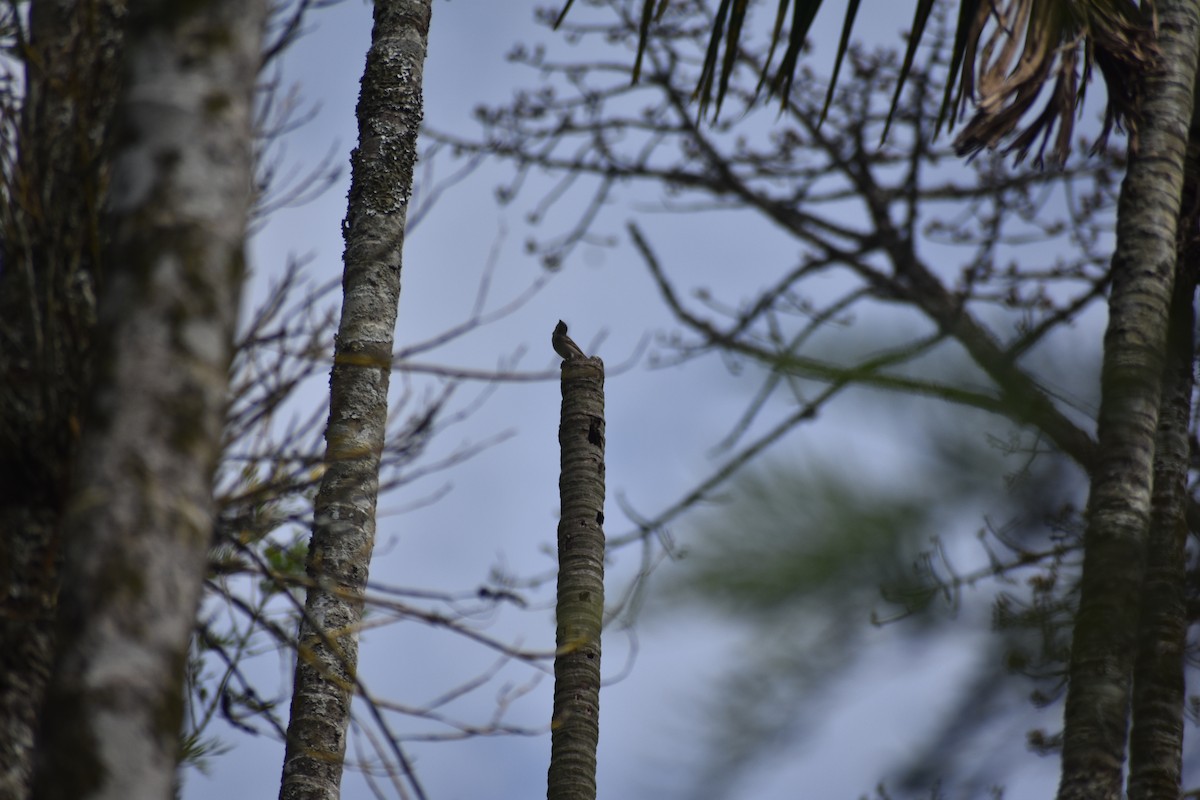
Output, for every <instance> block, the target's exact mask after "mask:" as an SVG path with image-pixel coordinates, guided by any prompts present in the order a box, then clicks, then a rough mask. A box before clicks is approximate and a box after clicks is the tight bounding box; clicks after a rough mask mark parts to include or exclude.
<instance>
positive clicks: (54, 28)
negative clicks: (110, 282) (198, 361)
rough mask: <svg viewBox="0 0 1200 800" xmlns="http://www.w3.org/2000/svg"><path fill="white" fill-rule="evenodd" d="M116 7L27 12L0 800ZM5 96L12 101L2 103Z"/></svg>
mask: <svg viewBox="0 0 1200 800" xmlns="http://www.w3.org/2000/svg"><path fill="white" fill-rule="evenodd" d="M124 6H125V3H124V0H84V1H82V2H76V1H74V0H55V1H54V2H46V1H43V2H39V3H35V4H34V5H33V6H32V8H31V10H30V24H29V28H30V31H29V34H30V40H29V44H28V47H27V48H26V50H25V51H24V52H23V54H22V55H23V57H24V61H25V96H24V98H23V103H22V106H21V113H20V117H19V123H18V124H16V125H14V126H13V127H11V128H10V127H7V126H6V127H5V130H3V131H2V132H0V140H3V139H6V138H7V139H8V140H9V141H10V142H15V143H16V158H15V160H14V161H13V164H12V170H11V173H10V174H9V175H7V182H6V185H5V186H4V187H3V194H2V199H0V531H2V532H3V535H0V607H3V609H4V613H3V614H0V797H5V798H20V797H26V796H27V795H28V793H29V788H30V781H31V778H32V763H33V742H34V737H35V734H36V727H37V714H38V712H39V710H40V708H41V703H42V698H43V694H44V691H45V686H46V680H47V678H48V677H49V674H50V668H51V663H52V662H53V658H54V636H53V630H54V613H55V609H56V607H57V602H58V578H59V569H60V567H61V557H60V556H61V548H60V543H59V541H58V538H57V531H58V523H59V518H60V516H61V514H62V511H63V507H64V505H65V503H66V495H67V490H68V489H67V487H68V476H69V473H70V466H71V464H72V462H73V460H74V454H75V450H76V445H77V443H78V436H79V431H80V418H81V411H80V401H81V397H82V395H83V390H82V387H83V385H84V383H85V381H86V370H85V365H86V363H87V358H86V356H87V352H88V347H89V342H90V341H91V337H92V329H93V326H94V323H95V316H96V305H95V294H94V286H95V285H96V281H97V276H98V266H99V264H98V257H99V251H100V250H101V248H102V246H103V237H102V236H101V231H102V226H101V225H100V224H99V214H100V207H101V204H102V198H103V195H104V191H105V185H106V176H107V174H108V152H107V144H108V142H107V140H108V130H109V123H110V120H111V118H112V110H113V106H114V104H115V101H116V89H117V77H118V75H119V54H120V52H121V47H120V44H121V35H122V30H123V28H122V25H121V19H122V17H123V15H124ZM11 99H14V100H15V98H11Z"/></svg>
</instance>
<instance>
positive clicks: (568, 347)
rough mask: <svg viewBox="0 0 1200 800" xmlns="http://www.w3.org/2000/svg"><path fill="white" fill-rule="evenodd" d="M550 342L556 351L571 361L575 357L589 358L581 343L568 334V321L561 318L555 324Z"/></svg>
mask: <svg viewBox="0 0 1200 800" xmlns="http://www.w3.org/2000/svg"><path fill="white" fill-rule="evenodd" d="M550 344H551V345H553V347H554V352H556V353H558V354H559V355H560V356H562V357H563V359H564V360H566V361H570V360H571V359H573V358H587V356H586V355H585V354H584V352H583V351H582V350H580V349H579V345H577V344H575V343H574V342H573V341H571V337H570V336H567V323H565V322H563V321H562V320H561V319H560V320H559V321H558V324H557V325H555V326H554V335H553V336H551V337H550Z"/></svg>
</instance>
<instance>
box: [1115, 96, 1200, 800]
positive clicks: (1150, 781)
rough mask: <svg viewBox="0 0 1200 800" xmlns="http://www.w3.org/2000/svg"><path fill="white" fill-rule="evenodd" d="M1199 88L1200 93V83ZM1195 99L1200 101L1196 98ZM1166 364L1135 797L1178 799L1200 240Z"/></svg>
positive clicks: (1198, 194)
mask: <svg viewBox="0 0 1200 800" xmlns="http://www.w3.org/2000/svg"><path fill="white" fill-rule="evenodd" d="M1197 88H1200V86H1198V87H1197ZM1193 96H1194V95H1193ZM1186 164H1187V168H1186V170H1185V173H1184V187H1183V201H1182V204H1181V208H1182V210H1183V214H1182V215H1181V217H1180V222H1179V228H1180V230H1181V231H1184V232H1186V231H1193V232H1194V231H1196V225H1197V222H1198V220H1200V206H1198V205H1197V203H1198V202H1200V106H1198V105H1193V107H1192V126H1191V131H1190V133H1189V143H1188V158H1187V162H1186ZM1179 241H1180V245H1179V252H1178V263H1177V266H1176V269H1175V291H1174V297H1173V300H1172V305H1171V323H1170V329H1169V331H1168V338H1167V364H1166V369H1165V371H1164V372H1163V395H1162V403H1161V405H1160V409H1159V414H1158V437H1157V440H1156V443H1155V452H1154V493H1153V495H1152V500H1153V507H1152V508H1151V512H1150V535H1149V537H1148V540H1147V552H1146V579H1145V583H1144V584H1143V587H1142V609H1141V620H1140V623H1139V627H1138V650H1137V660H1136V662H1135V664H1134V673H1133V729H1132V731H1131V732H1130V741H1129V785H1128V795H1129V799H1130V800H1153V799H1155V798H1177V797H1179V793H1180V786H1181V768H1182V758H1183V710H1184V703H1185V696H1184V695H1185V689H1184V650H1185V648H1186V645H1187V626H1188V622H1187V600H1186V593H1185V588H1184V581H1185V568H1186V554H1185V545H1186V540H1187V523H1186V510H1187V504H1188V501H1189V498H1188V494H1187V480H1188V467H1189V464H1190V460H1191V459H1190V455H1191V453H1190V445H1189V442H1188V435H1189V431H1188V426H1189V423H1190V421H1191V415H1192V390H1193V388H1194V386H1195V377H1194V374H1193V364H1194V362H1193V357H1194V353H1195V351H1196V342H1195V325H1196V314H1195V309H1194V307H1193V305H1192V299H1193V297H1194V295H1195V292H1196V280H1197V277H1198V276H1200V243H1198V242H1196V241H1195V240H1194V234H1193V235H1187V234H1186V233H1184V234H1183V235H1181V236H1180V238H1179Z"/></svg>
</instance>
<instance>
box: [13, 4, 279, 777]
mask: <svg viewBox="0 0 1200 800" xmlns="http://www.w3.org/2000/svg"><path fill="white" fill-rule="evenodd" d="M266 10H267V1H266V0H249V1H247V2H240V1H235V0H210V1H209V2H202V3H177V2H174V0H143V1H142V2H139V3H135V4H132V7H131V8H130V10H129V12H128V19H127V25H128V27H127V31H128V34H127V38H126V42H125V56H124V57H125V67H124V70H123V72H124V74H123V80H122V83H121V90H120V92H119V94H118V101H117V107H116V112H115V115H114V132H113V133H114V143H115V146H114V150H113V154H112V165H113V166H112V183H111V188H110V192H109V201H108V209H107V212H108V219H107V220H106V227H107V230H108V235H109V237H110V244H109V246H108V247H106V249H105V253H104V259H103V260H104V263H105V264H106V269H105V274H104V276H103V278H104V279H103V284H102V286H101V287H100V288H101V291H100V294H99V297H100V300H99V311H98V313H99V319H98V322H97V326H96V332H95V350H94V353H93V355H92V357H91V362H92V370H93V377H92V393H91V397H90V399H89V403H88V408H87V413H86V417H85V420H84V425H83V437H82V439H81V441H80V445H79V457H78V464H77V469H76V471H75V474H74V476H73V486H72V491H71V494H70V498H69V500H68V504H67V508H66V512H65V514H64V518H63V523H62V530H63V548H64V564H63V580H62V589H61V592H60V599H59V609H58V617H57V622H58V625H57V631H58V636H59V653H58V657H57V660H56V663H55V667H54V671H53V674H52V675H51V679H50V684H49V687H48V689H47V694H46V702H45V705H44V708H43V715H42V728H41V731H40V735H39V739H38V743H37V753H36V763H35V775H34V796H35V797H41V798H53V799H54V800H58V799H59V798H62V800H67V798H70V799H71V800H80V799H81V798H94V797H105V798H123V799H124V800H129V798H154V799H155V800H161V799H162V798H165V797H169V796H170V795H171V793H172V787H173V784H174V776H175V767H176V761H177V757H178V750H179V733H180V726H181V721H182V715H183V680H184V662H185V659H186V653H187V647H188V641H189V637H190V635H191V631H192V628H193V625H194V624H195V613H196V606H197V603H198V599H199V596H200V588H201V584H202V581H203V578H204V572H205V567H206V564H207V559H206V557H205V554H206V550H207V547H208V544H209V539H210V537H211V533H212V516H213V510H212V479H213V470H214V467H215V466H216V462H217V456H218V453H219V449H220V443H221V430H222V424H223V418H224V406H225V399H226V389H227V373H228V367H229V361H230V355H231V351H232V342H233V335H234V327H235V324H236V318H237V308H238V298H239V294H240V290H241V285H242V277H243V274H244V271H245V263H244V260H245V256H244V246H245V232H246V220H247V215H248V213H249V209H250V205H251V203H252V201H253V198H254V186H253V169H252V152H253V143H252V128H253V124H252V120H253V113H252V107H253V94H254V86H255V79H256V76H257V74H258V68H259V64H260V60H261V46H262V33H263V26H264V21H265V17H266Z"/></svg>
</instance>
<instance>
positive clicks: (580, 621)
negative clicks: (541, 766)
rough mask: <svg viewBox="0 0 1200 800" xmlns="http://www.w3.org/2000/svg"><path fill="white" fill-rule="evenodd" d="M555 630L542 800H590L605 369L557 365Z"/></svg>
mask: <svg viewBox="0 0 1200 800" xmlns="http://www.w3.org/2000/svg"><path fill="white" fill-rule="evenodd" d="M560 414H561V416H560V418H559V426H558V446H559V458H560V459H561V466H560V472H559V477H558V494H559V499H560V502H561V504H562V511H561V513H560V515H559V520H558V603H557V606H556V610H557V614H558V628H557V631H556V635H555V645H556V649H555V655H554V712H553V716H552V717H551V724H550V770H549V774H548V780H547V790H546V797H547V798H548V800H595V797H596V745H597V742H598V741H599V738H600V629H601V626H602V624H603V622H604V364H603V362H601V361H600V359H599V358H588V359H583V358H573V359H568V360H567V361H565V362H563V366H562V411H561V412H560Z"/></svg>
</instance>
